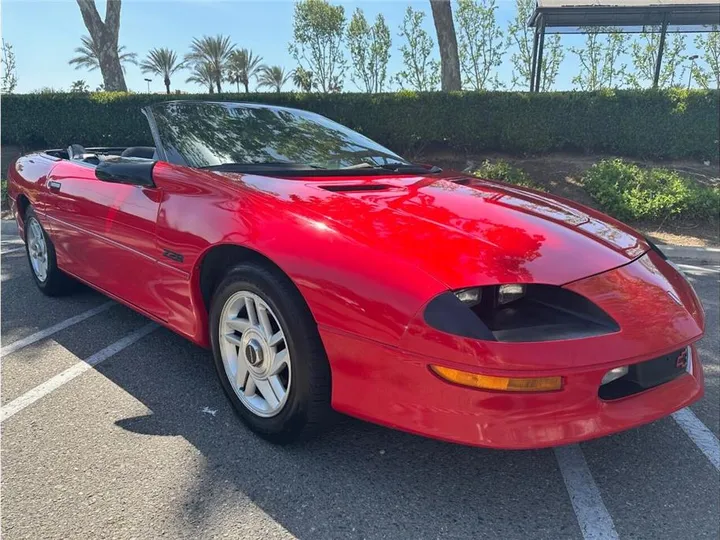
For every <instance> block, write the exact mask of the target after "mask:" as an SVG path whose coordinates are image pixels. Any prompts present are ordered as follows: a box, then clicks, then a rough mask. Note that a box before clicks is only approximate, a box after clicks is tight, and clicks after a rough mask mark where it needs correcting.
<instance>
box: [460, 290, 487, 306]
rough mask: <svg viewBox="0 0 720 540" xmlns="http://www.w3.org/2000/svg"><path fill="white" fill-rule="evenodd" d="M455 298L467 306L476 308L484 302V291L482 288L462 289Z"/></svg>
mask: <svg viewBox="0 0 720 540" xmlns="http://www.w3.org/2000/svg"><path fill="white" fill-rule="evenodd" d="M455 296H457V299H458V300H460V301H461V302H462V303H463V304H465V305H466V306H471V307H472V306H474V305H476V304H479V303H480V300H482V289H481V288H480V287H473V288H471V289H460V290H459V291H455Z"/></svg>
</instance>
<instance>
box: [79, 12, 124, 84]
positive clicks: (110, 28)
mask: <svg viewBox="0 0 720 540" xmlns="http://www.w3.org/2000/svg"><path fill="white" fill-rule="evenodd" d="M121 3H122V0H107V4H106V7H105V22H103V21H102V19H100V14H99V13H98V11H97V8H96V7H95V1H94V0H77V4H78V6H79V7H80V13H81V14H82V18H83V22H84V23H85V27H86V28H87V29H88V32H89V33H90V38H91V39H92V40H93V43H94V44H95V46H96V47H97V48H98V51H99V53H98V62H99V64H100V72H101V73H102V76H103V83H104V85H105V90H106V91H108V92H111V91H120V92H127V85H126V84H125V74H124V73H123V70H122V65H121V64H120V58H119V57H118V33H119V32H120V7H121Z"/></svg>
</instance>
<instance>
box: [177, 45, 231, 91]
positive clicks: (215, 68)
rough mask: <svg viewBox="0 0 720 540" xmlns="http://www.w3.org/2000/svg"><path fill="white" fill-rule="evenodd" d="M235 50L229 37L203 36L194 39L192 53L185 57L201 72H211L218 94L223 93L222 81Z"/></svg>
mask: <svg viewBox="0 0 720 540" xmlns="http://www.w3.org/2000/svg"><path fill="white" fill-rule="evenodd" d="M234 49H235V45H234V44H233V43H232V41H231V40H230V38H229V37H228V36H223V35H222V34H218V35H217V36H203V37H202V38H195V39H193V41H192V43H191V44H190V52H189V53H188V54H186V55H185V63H186V64H188V65H191V66H194V67H198V65H199V66H200V69H201V70H205V71H207V70H209V71H210V72H211V75H212V80H213V83H214V84H215V88H216V89H217V93H218V94H220V93H221V92H222V81H223V79H225V74H226V72H227V63H228V60H229V59H230V55H231V54H232V52H233V50H234Z"/></svg>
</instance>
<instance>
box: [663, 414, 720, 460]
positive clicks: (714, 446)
mask: <svg viewBox="0 0 720 540" xmlns="http://www.w3.org/2000/svg"><path fill="white" fill-rule="evenodd" d="M672 417H673V418H674V419H675V421H676V422H677V423H678V425H679V426H680V427H681V428H682V430H683V431H684V432H685V433H686V434H687V436H688V437H690V438H691V439H692V441H693V442H694V443H695V445H696V446H697V447H698V448H699V449H700V451H702V453H703V454H705V456H706V457H707V458H708V459H709V460H710V463H712V464H713V465H714V466H715V468H716V469H717V470H718V471H720V441H718V438H717V437H716V436H715V434H714V433H713V432H712V431H710V430H709V429H708V428H707V427H706V426H705V424H703V423H702V422H701V421H700V419H699V418H698V417H697V416H695V413H694V412H692V411H691V410H690V408H689V407H686V408H684V409H681V410H679V411H677V412H675V413H673V415H672Z"/></svg>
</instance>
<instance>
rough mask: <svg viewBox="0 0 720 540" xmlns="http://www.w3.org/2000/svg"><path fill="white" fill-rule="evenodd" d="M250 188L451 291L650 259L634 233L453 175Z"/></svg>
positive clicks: (536, 197)
mask: <svg viewBox="0 0 720 540" xmlns="http://www.w3.org/2000/svg"><path fill="white" fill-rule="evenodd" d="M242 180H243V181H244V183H246V184H247V185H248V186H249V187H254V188H256V189H258V190H260V191H263V192H265V193H266V194H268V195H271V196H274V197H280V198H282V199H285V200H290V201H292V203H293V204H292V206H293V208H294V210H295V211H297V212H300V213H302V212H307V213H308V215H312V217H313V219H320V220H322V221H323V223H324V225H325V226H328V227H335V228H337V229H338V230H339V232H342V233H343V234H345V235H348V236H350V237H352V238H353V239H355V240H357V241H359V242H363V243H367V244H371V245H372V246H373V247H375V248H376V249H378V250H379V251H381V252H383V253H384V254H385V255H386V256H392V257H401V258H404V259H406V260H407V261H408V262H411V263H413V264H414V265H416V266H417V267H419V268H421V269H422V270H424V271H426V272H427V273H429V274H430V275H433V276H434V277H436V278H437V279H439V280H441V281H442V282H444V283H445V284H446V285H447V286H448V287H450V288H458V287H465V286H470V285H485V284H493V283H547V284H555V285H562V284H565V283H569V282H571V281H575V280H578V279H582V278H585V277H588V276H590V275H593V274H598V273H600V272H605V271H607V270H610V269H613V268H616V267H618V266H622V265H624V264H627V263H628V262H630V261H632V260H634V259H636V258H637V257H639V256H641V255H642V254H643V253H645V252H646V251H647V250H648V249H649V246H648V245H647V244H646V243H645V241H644V240H643V239H642V237H641V236H639V235H638V234H637V233H635V232H634V231H632V229H630V228H628V227H626V226H624V225H622V224H621V223H619V222H617V221H615V220H613V219H612V218H609V217H607V216H604V215H603V214H601V213H599V212H596V211H594V210H591V209H589V208H586V207H583V206H581V205H578V204H575V203H572V202H570V201H566V200H563V199H560V198H557V197H553V196H550V195H546V194H543V193H539V192H536V191H532V190H526V189H523V188H517V187H515V186H509V185H506V184H499V183H496V182H489V181H483V180H479V179H476V178H472V177H464V176H457V175H455V176H453V175H452V174H451V173H444V174H442V175H434V174H433V175H427V176H381V177H378V176H365V177H362V176H357V177H352V178H349V177H347V176H343V177H337V178H327V177H318V178H302V179H299V178H295V179H293V180H282V179H268V178H257V177H253V178H248V177H247V176H244V177H243V179H242Z"/></svg>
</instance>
